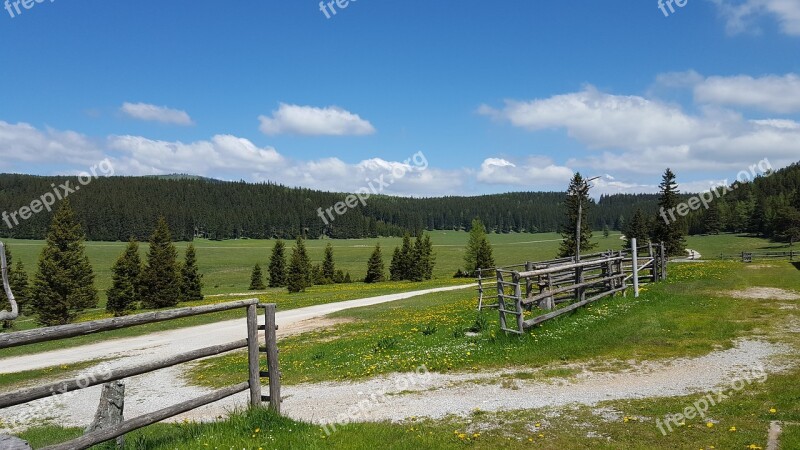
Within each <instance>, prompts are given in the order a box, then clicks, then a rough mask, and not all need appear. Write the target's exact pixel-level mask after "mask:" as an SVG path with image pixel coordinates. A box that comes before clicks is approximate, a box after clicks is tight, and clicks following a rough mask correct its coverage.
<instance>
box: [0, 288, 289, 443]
mask: <svg viewBox="0 0 800 450" xmlns="http://www.w3.org/2000/svg"><path fill="white" fill-rule="evenodd" d="M235 309H246V310H247V337H246V339H242V340H239V341H236V342H231V343H228V344H223V345H217V346H213V347H208V348H203V349H199V350H194V351H191V352H188V353H184V354H181V355H176V356H171V357H169V358H167V359H164V360H162V361H157V362H151V363H146V364H142V365H139V366H135V367H129V368H123V369H116V370H113V371H110V372H108V373H104V374H103V375H102V376H92V375H86V376H81V377H78V378H73V379H69V380H63V381H60V382H57V383H52V384H47V385H42V386H36V387H31V388H25V389H22V390H18V391H15V392H11V393H7V394H1V395H0V409H3V408H10V407H13V406H17V405H22V404H25V403H28V402H32V401H34V400H38V399H42V398H46V397H50V396H51V395H60V394H65V393H67V392H72V391H76V390H79V389H83V388H87V387H90V386H96V385H100V384H105V383H108V382H113V381H118V380H122V379H125V378H129V377H133V376H136V375H142V374H145V373H148V372H153V371H155V370H159V369H165V368H168V367H172V366H175V365H178V364H182V363H186V362H190V361H195V360H198V359H201V358H207V357H210V356H215V355H220V354H222V353H227V352H231V351H234V350H238V349H243V348H247V349H248V363H249V364H248V367H249V370H248V377H247V381H243V382H242V383H239V384H236V385H233V386H229V387H226V388H224V389H220V390H217V391H214V392H211V393H209V394H206V395H204V396H202V397H198V398H196V399H192V400H188V401H185V402H183V403H180V404H177V405H174V406H170V407H167V408H164V409H161V410H159V411H155V412H152V413H150V414H146V415H143V416H139V417H136V418H133V419H129V420H125V421H123V422H122V423H120V424H118V425H116V426H114V427H112V428H107V429H102V430H97V431H92V432H89V433H86V434H84V435H83V436H81V437H79V438H77V439H74V440H71V441H69V442H65V443H63V444H58V445H53V446H50V447H46V448H47V449H48V450H76V449H86V448H89V447H91V446H93V445H96V444H100V443H102V442H106V441H110V440H112V439H116V438H117V437H120V436H123V435H125V434H126V433H129V432H131V431H134V430H137V429H139V428H143V427H146V426H148V425H152V424H154V423H157V422H161V421H163V420H165V419H169V418H170V417H174V416H177V415H178V414H183V413H185V412H188V411H191V410H193V409H196V408H199V407H201V406H205V405H208V404H210V403H214V402H216V401H219V400H222V399H224V398H227V397H230V396H232V395H235V394H238V393H240V392H244V391H247V390H249V391H250V399H249V403H250V405H252V406H261V405H262V404H263V402H269V407H270V408H271V409H272V410H274V411H276V412H278V413H280V406H281V405H280V402H281V394H280V389H281V381H280V380H281V374H280V368H279V365H278V345H277V339H276V333H275V331H276V330H277V325H276V324H275V310H276V306H275V305H274V304H260V303H259V301H258V300H257V299H251V300H241V301H236V302H230V303H222V304H218V305H207V306H197V307H191V308H181V309H174V310H169V311H157V312H150V313H144V314H137V315H133V316H126V317H118V318H113V319H103V320H97V321H93V322H85V323H78V324H70V325H61V326H56V327H48V328H40V329H34V330H28V331H20V332H15V333H8V334H0V350H2V349H5V348H11V347H18V346H23V345H29V344H34V343H38V342H48V341H56V340H59V339H67V338H71V337H75V336H83V335H86V334H93V333H100V332H104V331H110V330H117V329H121V328H129V327H133V326H137V325H144V324H149V323H156V322H164V321H167V320H173V319H178V318H182V317H192V316H199V315H203V314H211V313H216V312H221V311H230V310H235ZM258 309H263V310H264V318H265V324H264V325H261V326H259V325H258ZM259 330H264V331H265V333H264V334H265V341H266V345H265V346H263V347H262V346H260V345H259V339H258V331H259ZM261 353H265V354H266V356H267V367H268V370H267V371H262V370H261V357H260V354H261ZM262 378H269V395H266V396H265V395H262V392H261V388H262V387H261V379H262Z"/></svg>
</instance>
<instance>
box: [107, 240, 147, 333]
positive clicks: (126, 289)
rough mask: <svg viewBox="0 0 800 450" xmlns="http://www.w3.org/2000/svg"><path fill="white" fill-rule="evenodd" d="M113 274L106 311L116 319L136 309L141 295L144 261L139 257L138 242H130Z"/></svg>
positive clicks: (118, 260) (117, 262) (116, 263)
mask: <svg viewBox="0 0 800 450" xmlns="http://www.w3.org/2000/svg"><path fill="white" fill-rule="evenodd" d="M111 272H112V276H111V279H112V284H111V288H110V289H109V290H108V292H107V295H108V302H107V303H106V311H108V312H110V313H113V314H114V316H116V317H119V316H124V315H125V314H127V313H129V312H131V311H133V310H134V309H136V302H137V300H138V299H139V296H140V294H141V286H142V284H141V276H142V259H141V258H140V257H139V243H138V242H136V241H135V240H134V239H131V240H130V242H128V246H127V247H126V248H125V251H124V252H123V253H122V255H120V257H119V259H117V261H116V262H115V263H114V267H113V268H112V269H111Z"/></svg>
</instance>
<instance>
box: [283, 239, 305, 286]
mask: <svg viewBox="0 0 800 450" xmlns="http://www.w3.org/2000/svg"><path fill="white" fill-rule="evenodd" d="M286 282H287V288H288V289H289V292H292V293H295V292H304V291H305V290H306V288H308V287H310V286H311V261H310V260H309V259H308V253H307V252H306V244H305V241H304V240H303V237H302V236H297V241H296V242H295V245H294V248H293V249H292V257H291V260H290V261H289V272H288V273H287V276H286Z"/></svg>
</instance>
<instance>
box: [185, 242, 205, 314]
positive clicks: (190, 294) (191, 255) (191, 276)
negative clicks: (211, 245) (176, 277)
mask: <svg viewBox="0 0 800 450" xmlns="http://www.w3.org/2000/svg"><path fill="white" fill-rule="evenodd" d="M202 299H203V275H202V274H201V273H200V272H199V269H198V267H197V251H196V250H195V249H194V245H193V244H189V246H188V247H186V256H185V258H184V261H183V264H182V265H181V301H182V302H192V301H199V300H202Z"/></svg>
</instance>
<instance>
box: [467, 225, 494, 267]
mask: <svg viewBox="0 0 800 450" xmlns="http://www.w3.org/2000/svg"><path fill="white" fill-rule="evenodd" d="M464 266H465V269H466V271H467V272H468V273H469V274H470V275H474V274H476V273H477V271H478V269H491V268H494V257H493V256H492V244H491V243H489V238H488V237H487V236H486V227H484V225H483V222H481V220H480V219H478V218H475V219H473V220H472V228H470V230H469V241H468V242H467V250H466V253H464Z"/></svg>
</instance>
